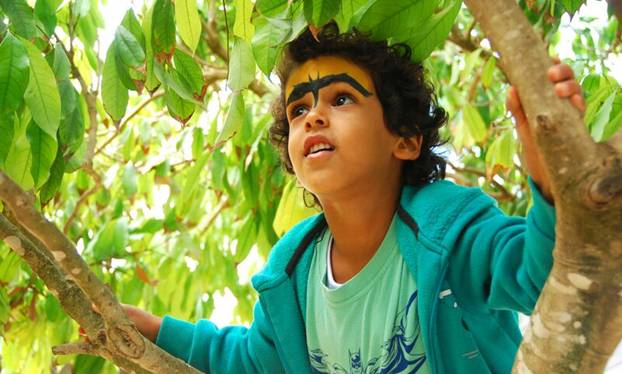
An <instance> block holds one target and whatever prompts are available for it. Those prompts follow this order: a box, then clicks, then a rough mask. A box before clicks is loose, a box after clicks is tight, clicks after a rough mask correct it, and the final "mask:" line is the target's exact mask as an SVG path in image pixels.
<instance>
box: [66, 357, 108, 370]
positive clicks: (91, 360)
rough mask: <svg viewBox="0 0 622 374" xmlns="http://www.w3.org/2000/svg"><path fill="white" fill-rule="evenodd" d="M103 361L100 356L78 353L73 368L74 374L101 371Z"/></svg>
mask: <svg viewBox="0 0 622 374" xmlns="http://www.w3.org/2000/svg"><path fill="white" fill-rule="evenodd" d="M105 363H106V361H105V360H104V359H103V358H101V357H97V356H86V355H78V356H76V361H75V363H74V365H73V366H74V369H73V370H74V373H75V374H89V373H101V372H102V370H103V368H104V364H105Z"/></svg>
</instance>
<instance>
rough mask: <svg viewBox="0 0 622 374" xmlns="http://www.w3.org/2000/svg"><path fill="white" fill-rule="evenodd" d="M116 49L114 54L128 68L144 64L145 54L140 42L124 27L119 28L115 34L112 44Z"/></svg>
mask: <svg viewBox="0 0 622 374" xmlns="http://www.w3.org/2000/svg"><path fill="white" fill-rule="evenodd" d="M113 45H114V47H115V48H116V51H115V53H116V54H117V55H118V56H119V57H120V58H121V61H123V63H124V64H125V65H126V66H129V67H133V68H136V67H139V66H142V65H143V64H144V63H145V52H144V51H143V47H142V46H141V45H140V42H139V41H138V40H137V39H136V37H134V34H132V33H131V32H129V31H128V30H127V29H126V28H125V27H123V26H119V27H118V28H117V32H116V33H115V41H114V43H113Z"/></svg>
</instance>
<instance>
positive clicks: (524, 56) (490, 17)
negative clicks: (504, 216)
mask: <svg viewBox="0 0 622 374" xmlns="http://www.w3.org/2000/svg"><path fill="white" fill-rule="evenodd" d="M465 3H466V5H467V6H468V8H469V10H470V11H471V13H472V14H473V16H474V17H475V18H476V19H477V21H478V22H479V24H480V26H481V28H482V30H483V31H484V32H485V34H486V36H487V37H488V39H489V40H490V41H491V43H492V45H493V48H494V49H496V50H497V51H498V52H499V55H500V56H501V61H502V62H503V64H502V65H503V68H504V71H505V73H506V75H507V76H508V77H509V80H510V82H511V83H512V84H513V85H515V86H516V87H517V90H518V93H519V97H520V100H521V103H522V105H523V108H524V109H525V113H526V115H527V119H528V122H529V128H530V130H531V133H532V135H533V136H534V138H535V140H536V143H537V148H538V153H539V155H540V158H541V159H542V160H543V161H544V166H545V167H546V170H547V173H548V175H549V176H550V179H551V184H552V187H553V195H554V197H555V208H556V211H557V225H556V238H555V249H554V251H553V256H554V259H555V261H554V263H553V268H552V269H551V272H550V275H549V278H548V280H547V281H546V284H545V285H544V288H543V289H542V293H541V295H540V298H539V299H538V302H537V304H536V306H535V310H534V312H533V314H532V317H531V320H530V327H529V328H528V329H527V331H526V333H525V337H524V339H523V343H522V344H521V347H520V349H519V352H518V354H517V361H516V362H515V366H514V371H516V372H534V373H540V372H560V373H571V372H589V373H596V372H602V371H603V370H604V369H605V365H606V364H607V357H609V356H610V355H611V354H612V353H613V351H614V350H615V348H616V346H617V345H618V344H619V342H620V340H621V339H622V330H620V328H619V327H620V326H622V303H620V296H621V295H622V273H621V272H620V268H622V239H621V238H620V233H621V232H622V217H621V216H620V211H622V188H621V187H620V186H622V152H620V149H619V147H617V146H616V144H617V145H618V146H619V145H620V142H621V140H620V138H616V139H614V140H613V141H612V142H611V141H610V142H609V143H595V142H594V141H593V140H592V138H591V137H590V135H589V134H588V132H587V129H586V127H585V126H584V123H583V120H582V118H581V114H580V113H579V111H578V110H577V109H576V108H574V107H573V106H572V105H571V104H570V102H569V100H562V99H560V98H558V97H557V95H556V93H555V91H554V89H553V85H552V84H551V83H550V81H549V79H548V76H547V70H548V67H549V66H550V65H551V59H550V57H549V56H548V54H547V53H546V51H547V49H546V47H545V45H544V43H543V42H542V40H541V39H540V37H539V36H538V35H537V33H536V32H535V31H534V29H533V27H532V26H531V25H530V24H529V22H528V21H527V19H526V17H525V16H524V14H523V12H522V10H521V9H520V8H519V6H518V4H517V3H516V1H515V0H465Z"/></svg>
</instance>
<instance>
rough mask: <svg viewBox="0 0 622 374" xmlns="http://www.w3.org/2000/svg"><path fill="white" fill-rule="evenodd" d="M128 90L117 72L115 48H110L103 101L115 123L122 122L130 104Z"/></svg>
mask: <svg viewBox="0 0 622 374" xmlns="http://www.w3.org/2000/svg"><path fill="white" fill-rule="evenodd" d="M128 99H129V96H128V93H127V88H126V87H125V86H124V85H123V82H121V79H120V78H119V73H118V70H117V63H116V53H115V48H114V47H110V48H108V53H107V55H106V61H105V62H104V71H103V74H102V100H103V102H104V109H105V110H106V113H108V115H110V117H111V118H112V119H113V120H114V121H115V122H119V121H121V118H123V116H124V115H125V111H126V109H127V103H128Z"/></svg>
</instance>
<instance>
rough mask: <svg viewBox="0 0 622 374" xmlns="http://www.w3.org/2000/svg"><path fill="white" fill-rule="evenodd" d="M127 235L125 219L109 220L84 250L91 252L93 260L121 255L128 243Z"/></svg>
mask: <svg viewBox="0 0 622 374" xmlns="http://www.w3.org/2000/svg"><path fill="white" fill-rule="evenodd" d="M128 236H129V231H128V226H127V219H125V218H119V219H115V220H112V221H109V222H108V223H106V225H104V227H103V228H102V229H101V230H100V231H99V232H98V233H97V234H96V235H95V237H94V238H93V240H91V241H90V242H89V244H88V246H87V248H86V250H85V251H86V252H87V253H92V254H93V258H94V260H95V261H103V260H107V259H109V258H111V257H118V256H122V255H123V254H124V252H125V247H126V246H127V243H128Z"/></svg>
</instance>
